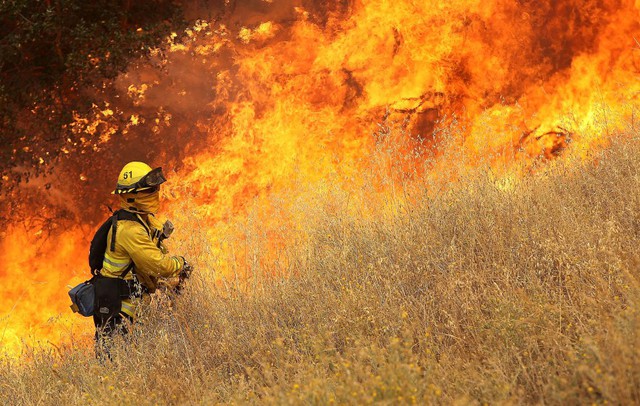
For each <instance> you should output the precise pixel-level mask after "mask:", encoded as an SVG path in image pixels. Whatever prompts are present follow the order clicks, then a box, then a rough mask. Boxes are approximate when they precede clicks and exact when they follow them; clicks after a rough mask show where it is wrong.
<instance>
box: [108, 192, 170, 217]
mask: <svg viewBox="0 0 640 406" xmlns="http://www.w3.org/2000/svg"><path fill="white" fill-rule="evenodd" d="M118 196H119V197H120V207H121V208H123V209H125V210H129V211H133V212H136V213H145V214H156V213H157V212H158V210H159V209H160V192H159V191H155V192H151V193H144V192H139V193H124V194H121V195H118Z"/></svg>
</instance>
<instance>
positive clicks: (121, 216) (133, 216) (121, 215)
mask: <svg viewBox="0 0 640 406" xmlns="http://www.w3.org/2000/svg"><path fill="white" fill-rule="evenodd" d="M118 220H131V221H135V222H137V223H140V225H141V226H142V227H144V229H145V231H146V232H147V235H150V230H149V226H148V225H147V224H146V223H145V222H144V220H142V218H141V217H140V215H138V214H137V213H132V212H130V211H127V210H118V211H117V212H116V213H115V214H114V216H113V225H112V231H111V233H112V234H111V244H112V249H111V250H112V251H113V250H115V241H116V238H115V235H116V230H117V223H118ZM134 266H135V263H134V262H133V260H131V263H130V264H129V265H128V266H127V267H126V268H125V270H124V271H123V272H122V273H121V274H120V276H119V277H120V278H123V279H124V277H125V276H126V275H127V274H128V273H129V272H130V271H131V270H132V269H133V267H134Z"/></svg>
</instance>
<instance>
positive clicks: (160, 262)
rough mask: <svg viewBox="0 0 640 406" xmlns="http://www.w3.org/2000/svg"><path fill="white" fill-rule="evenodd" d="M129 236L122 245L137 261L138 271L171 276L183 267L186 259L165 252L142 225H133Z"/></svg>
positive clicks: (151, 274)
mask: <svg viewBox="0 0 640 406" xmlns="http://www.w3.org/2000/svg"><path fill="white" fill-rule="evenodd" d="M128 237H129V238H126V239H125V240H124V241H122V245H123V247H124V249H125V250H126V251H127V252H128V253H129V255H130V256H131V259H132V260H133V262H134V263H135V266H136V272H142V273H144V274H147V275H149V276H152V277H156V278H158V277H164V278H169V277H173V276H175V275H177V273H178V272H179V271H180V270H181V269H182V267H183V265H184V260H183V259H182V258H180V257H175V256H169V255H167V254H165V253H163V252H162V251H161V250H160V248H158V247H157V246H156V245H155V244H154V243H153V241H151V239H150V238H149V235H147V232H146V230H145V229H144V228H143V227H142V226H137V227H132V228H131V232H130V233H128Z"/></svg>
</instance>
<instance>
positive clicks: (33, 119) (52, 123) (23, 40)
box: [0, 0, 183, 192]
mask: <svg viewBox="0 0 640 406" xmlns="http://www.w3.org/2000/svg"><path fill="white" fill-rule="evenodd" d="M182 22H183V19H182V14H181V7H180V4H179V3H176V2H174V1H172V0H145V1H133V0H116V1H114V0H96V1H79V0H45V1H42V0H8V1H2V2H0V145H1V147H0V188H1V189H2V190H3V192H6V191H7V190H10V189H11V186H12V185H14V184H16V183H18V182H21V181H25V180H28V178H29V177H30V176H32V175H33V174H35V173H38V172H39V170H38V168H39V167H44V166H42V165H39V164H41V163H42V162H41V161H42V158H43V157H45V159H47V160H52V159H55V158H56V156H57V155H58V154H59V153H60V150H61V148H60V143H61V141H67V142H69V139H70V137H71V142H73V137H74V136H73V134H69V133H67V132H65V130H64V124H65V123H68V122H69V121H70V119H71V115H72V112H73V111H74V110H82V109H83V108H86V107H87V106H90V105H91V103H92V102H93V100H92V91H91V89H97V88H100V87H103V86H104V81H105V80H108V79H109V78H113V77H115V76H116V75H117V74H118V73H119V72H122V71H123V70H124V69H125V68H126V66H127V63H128V61H130V60H131V59H132V58H134V57H137V56H140V55H144V54H145V53H147V52H148V51H149V50H150V49H152V48H153V47H155V46H157V45H158V44H159V43H160V41H161V40H162V39H163V38H165V37H166V35H168V33H169V32H170V30H171V29H174V28H175V27H177V26H180V25H181V24H182ZM21 167H22V168H28V169H25V170H17V168H21Z"/></svg>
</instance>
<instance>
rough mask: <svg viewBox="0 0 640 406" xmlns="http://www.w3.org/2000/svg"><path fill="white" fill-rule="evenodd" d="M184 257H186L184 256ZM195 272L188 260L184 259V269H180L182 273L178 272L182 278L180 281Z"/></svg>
mask: <svg viewBox="0 0 640 406" xmlns="http://www.w3.org/2000/svg"><path fill="white" fill-rule="evenodd" d="M183 259H184V257H183ZM192 272H193V266H192V265H191V264H190V263H188V262H187V260H186V259H185V260H184V265H183V266H182V269H181V270H180V273H179V274H178V277H179V278H180V282H182V281H183V280H185V279H189V277H190V276H191V273H192Z"/></svg>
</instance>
